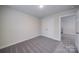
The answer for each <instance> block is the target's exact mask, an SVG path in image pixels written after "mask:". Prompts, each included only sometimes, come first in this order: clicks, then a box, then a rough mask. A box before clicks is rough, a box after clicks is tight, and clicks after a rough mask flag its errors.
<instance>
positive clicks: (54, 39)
mask: <svg viewBox="0 0 79 59" xmlns="http://www.w3.org/2000/svg"><path fill="white" fill-rule="evenodd" d="M41 36H45V37H48V38H50V39H54V40H57V39H56V38H52V37H49V36H48V35H43V34H41ZM57 41H61V40H57Z"/></svg>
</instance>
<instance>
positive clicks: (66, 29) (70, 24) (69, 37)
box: [61, 15, 77, 52]
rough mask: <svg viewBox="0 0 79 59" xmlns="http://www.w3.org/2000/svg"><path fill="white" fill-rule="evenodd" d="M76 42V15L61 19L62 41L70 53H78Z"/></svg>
mask: <svg viewBox="0 0 79 59" xmlns="http://www.w3.org/2000/svg"><path fill="white" fill-rule="evenodd" d="M75 40H76V15H69V16H64V17H61V41H62V43H63V44H64V46H65V48H66V49H67V50H68V52H77V49H76V46H75Z"/></svg>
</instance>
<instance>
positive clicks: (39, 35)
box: [0, 34, 40, 49]
mask: <svg viewBox="0 0 79 59" xmlns="http://www.w3.org/2000/svg"><path fill="white" fill-rule="evenodd" d="M37 36H40V34H36V35H34V36H32V37H29V38H27V39H24V40H20V41H18V42H14V43H11V44H8V45H4V46H1V47H0V49H3V48H6V47H9V46H12V45H15V44H17V43H20V42H23V41H26V40H30V39H32V38H35V37H37Z"/></svg>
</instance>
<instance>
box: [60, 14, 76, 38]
mask: <svg viewBox="0 0 79 59" xmlns="http://www.w3.org/2000/svg"><path fill="white" fill-rule="evenodd" d="M67 16H76V13H72V14H66V15H63V16H59V21H60V23H59V27H60V39H61V18H63V17H67ZM75 30H76V29H75ZM75 35H76V33H75Z"/></svg>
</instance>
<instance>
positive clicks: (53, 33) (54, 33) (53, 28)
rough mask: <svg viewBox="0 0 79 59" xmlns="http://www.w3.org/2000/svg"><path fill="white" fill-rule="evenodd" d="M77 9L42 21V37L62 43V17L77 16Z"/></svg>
mask: <svg viewBox="0 0 79 59" xmlns="http://www.w3.org/2000/svg"><path fill="white" fill-rule="evenodd" d="M75 14H76V9H72V10H68V11H64V12H60V13H57V14H53V15H50V16H48V17H45V18H43V19H42V33H41V34H42V35H43V36H46V37H49V38H52V39H55V40H58V41H61V17H62V16H68V15H75Z"/></svg>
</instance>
